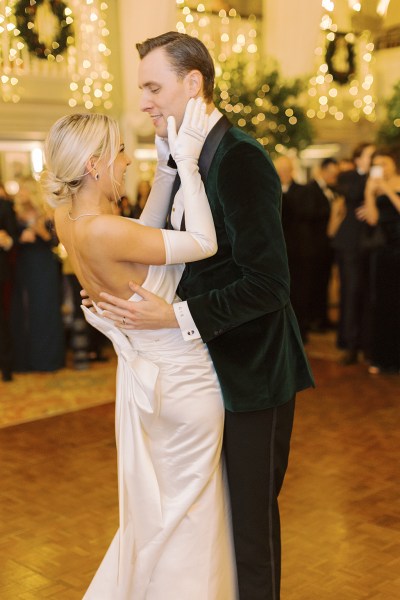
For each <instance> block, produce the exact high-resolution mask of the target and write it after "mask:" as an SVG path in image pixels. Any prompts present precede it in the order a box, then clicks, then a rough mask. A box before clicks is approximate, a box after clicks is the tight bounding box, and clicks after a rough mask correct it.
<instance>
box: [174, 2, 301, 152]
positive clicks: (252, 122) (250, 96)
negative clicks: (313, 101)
mask: <svg viewBox="0 0 400 600" xmlns="http://www.w3.org/2000/svg"><path fill="white" fill-rule="evenodd" d="M176 4H177V15H178V18H177V24H176V28H177V30H178V31H179V32H181V33H187V34H189V35H192V36H195V37H198V38H199V39H201V41H202V42H204V44H205V45H206V47H207V48H208V50H209V51H210V54H211V55H212V57H213V59H214V63H215V71H216V99H215V101H216V104H217V106H218V107H219V108H220V109H221V110H223V111H225V112H226V113H228V115H229V118H230V120H231V121H232V122H233V123H235V125H237V126H238V127H239V128H243V129H245V130H246V131H247V132H248V133H250V134H251V135H253V136H254V137H255V138H256V139H257V140H258V142H259V143H260V144H262V145H263V146H268V150H269V151H270V152H281V151H282V150H283V149H284V147H290V146H295V147H301V146H302V144H303V145H304V146H306V145H307V144H308V143H309V142H310V141H311V126H310V123H309V121H308V120H307V119H306V118H305V113H304V112H302V109H301V108H299V105H298V102H297V97H298V95H299V94H300V91H301V89H300V88H301V83H300V82H299V81H296V82H295V83H287V82H284V83H283V82H281V80H280V75H279V72H278V71H277V70H274V71H272V72H270V73H267V74H266V73H265V71H263V69H262V68H260V65H261V64H262V61H261V56H260V53H259V47H260V44H259V42H258V33H259V23H258V21H257V19H256V17H255V16H253V15H250V16H249V18H248V19H246V20H245V19H242V18H241V17H240V15H239V14H238V13H237V12H236V10H235V9H233V8H232V9H230V10H225V9H221V10H220V11H219V12H218V14H215V13H212V12H211V11H210V10H208V11H207V10H206V6H207V3H206V2H204V3H203V4H199V5H197V8H193V4H192V3H189V2H188V3H186V2H185V1H184V0H177V3H176ZM188 17H190V19H188ZM300 122H301V125H300Z"/></svg>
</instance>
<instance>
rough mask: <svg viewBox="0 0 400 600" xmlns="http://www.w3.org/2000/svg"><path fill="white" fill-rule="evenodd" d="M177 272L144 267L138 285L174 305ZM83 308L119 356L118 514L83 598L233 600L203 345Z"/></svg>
mask: <svg viewBox="0 0 400 600" xmlns="http://www.w3.org/2000/svg"><path fill="white" fill-rule="evenodd" d="M183 268H184V267H183V265H168V266H150V267H149V271H148V275H147V278H146V280H145V282H144V284H143V287H145V288H146V289H148V290H150V291H151V292H154V293H155V294H157V295H159V296H162V297H163V298H165V299H166V300H167V302H173V300H174V297H175V290H176V288H177V285H178V282H179V279H180V277H181V274H182V271H183ZM131 300H132V301H138V300H141V298H140V297H139V296H137V295H134V296H132V298H131ZM83 310H84V312H85V316H86V319H87V320H88V321H89V323H90V324H91V325H93V326H94V327H96V328H97V329H99V330H100V331H101V332H103V333H104V334H105V335H106V336H107V337H109V338H110V339H111V341H112V342H113V345H114V348H115V351H116V353H117V355H118V371H117V394H116V439H117V450H118V485H119V513H120V526H119V529H118V531H117V533H116V535H115V537H114V539H113V541H112V543H111V545H110V547H109V549H108V551H107V553H106V555H105V557H104V559H103V561H102V563H101V565H100V567H99V569H98V571H97V573H96V575H95V577H94V579H93V581H92V583H91V585H90V587H89V589H88V590H87V592H86V594H85V596H84V600H234V599H235V598H237V593H236V576H235V567H234V564H235V563H234V558H233V549H232V541H231V532H230V524H229V521H230V519H229V507H228V502H227V493H226V488H225V485H224V481H223V476H222V467H221V458H220V456H221V444H222V434H223V419H224V408H223V403H222V397H221V391H220V387H219V383H218V380H217V377H216V374H215V371H214V367H213V365H212V363H211V360H210V358H209V355H208V352H207V350H206V348H205V346H204V344H203V343H202V342H201V340H194V341H191V342H185V341H184V340H183V338H182V334H181V332H180V330H179V329H164V330H158V331H129V330H125V331H124V330H121V329H119V328H117V327H115V326H114V324H113V323H112V322H111V321H109V320H107V319H105V318H104V317H102V316H101V311H99V309H97V308H96V310H97V313H96V312H92V311H90V310H89V309H87V308H85V307H83Z"/></svg>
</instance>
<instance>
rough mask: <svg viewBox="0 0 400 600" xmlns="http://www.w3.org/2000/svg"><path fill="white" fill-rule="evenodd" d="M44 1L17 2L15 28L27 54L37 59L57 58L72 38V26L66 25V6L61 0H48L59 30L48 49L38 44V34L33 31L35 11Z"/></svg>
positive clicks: (28, 0) (21, 0)
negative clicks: (29, 53)
mask: <svg viewBox="0 0 400 600" xmlns="http://www.w3.org/2000/svg"><path fill="white" fill-rule="evenodd" d="M43 2H44V0H36V1H32V0H19V1H18V2H17V4H16V5H15V10H14V13H15V17H16V21H17V28H18V29H19V31H20V32H21V33H20V35H21V37H22V38H23V40H24V42H25V44H26V45H27V47H28V50H29V52H31V53H32V54H34V55H35V56H37V58H43V59H47V58H48V56H50V55H52V56H54V57H55V56H57V55H59V54H62V53H63V52H65V50H66V49H67V47H68V46H69V45H70V43H71V41H72V40H71V39H70V38H71V37H72V36H73V30H72V26H71V25H70V24H69V23H67V21H66V17H65V9H66V8H68V7H67V5H66V4H65V3H64V2H62V1H61V0H49V5H50V8H51V10H52V12H53V14H54V15H55V16H56V17H57V19H58V23H59V30H58V34H57V36H56V38H55V39H54V41H53V42H52V44H51V46H50V47H49V48H48V47H47V46H46V45H45V44H43V43H42V42H39V37H38V34H37V33H36V31H35V29H34V22H35V16H36V11H37V9H38V8H39V6H40V5H41V4H43Z"/></svg>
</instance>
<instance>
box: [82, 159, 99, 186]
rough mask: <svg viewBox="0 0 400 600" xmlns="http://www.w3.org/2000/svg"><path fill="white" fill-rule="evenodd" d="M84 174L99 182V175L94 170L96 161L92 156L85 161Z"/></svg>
mask: <svg viewBox="0 0 400 600" xmlns="http://www.w3.org/2000/svg"><path fill="white" fill-rule="evenodd" d="M85 174H87V175H91V176H92V177H93V179H95V180H96V181H98V180H99V174H98V172H97V169H96V159H95V157H94V156H91V157H90V158H89V160H87V161H86V169H85Z"/></svg>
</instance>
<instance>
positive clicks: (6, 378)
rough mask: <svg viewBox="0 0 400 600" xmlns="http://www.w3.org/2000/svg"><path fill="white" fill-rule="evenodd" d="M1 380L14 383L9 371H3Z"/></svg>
mask: <svg viewBox="0 0 400 600" xmlns="http://www.w3.org/2000/svg"><path fill="white" fill-rule="evenodd" d="M1 378H2V380H3V381H12V380H13V376H12V373H11V371H10V370H9V369H3V370H2V372H1Z"/></svg>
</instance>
